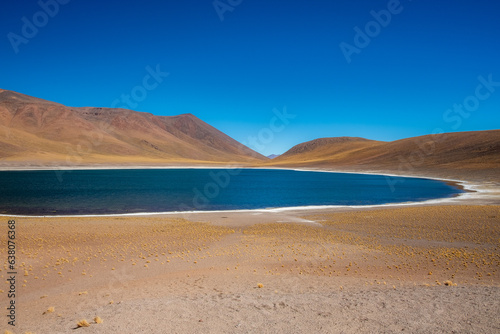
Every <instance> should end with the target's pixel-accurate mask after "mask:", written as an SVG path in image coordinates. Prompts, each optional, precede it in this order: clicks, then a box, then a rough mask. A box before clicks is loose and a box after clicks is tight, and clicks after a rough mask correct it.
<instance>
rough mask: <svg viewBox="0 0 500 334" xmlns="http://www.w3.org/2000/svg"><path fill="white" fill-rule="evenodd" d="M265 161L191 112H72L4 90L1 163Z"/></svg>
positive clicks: (0, 113)
mask: <svg viewBox="0 0 500 334" xmlns="http://www.w3.org/2000/svg"><path fill="white" fill-rule="evenodd" d="M264 160H267V158H266V157H264V156H262V155H260V154H258V153H257V152H255V151H253V150H251V149H249V148H248V147H246V146H244V145H242V144H240V143H239V142H237V141H235V140H234V139H232V138H231V137H229V136H227V135H225V134H224V133H222V132H221V131H219V130H217V129H215V128H214V127H212V126H210V125H208V124H207V123H205V122H203V121H201V120H200V119H198V118H197V117H195V116H194V115H191V114H184V115H179V116H155V115H153V114H150V113H145V112H136V111H132V110H126V109H112V108H91V107H85V108H73V107H66V106H64V105H62V104H58V103H54V102H50V101H46V100H42V99H38V98H35V97H31V96H27V95H23V94H20V93H16V92H12V91H7V90H0V164H3V165H13V164H17V165H44V164H50V165H55V164H57V165H60V164H63V165H83V164H95V163H97V164H99V163H102V164H109V163H112V164H165V163H192V164H196V163H245V164H254V163H259V162H261V161H264Z"/></svg>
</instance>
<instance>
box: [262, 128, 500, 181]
mask: <svg viewBox="0 0 500 334" xmlns="http://www.w3.org/2000/svg"><path fill="white" fill-rule="evenodd" d="M268 164H273V165H277V166H312V167H331V168H337V169H345V170H348V169H349V170H384V171H393V172H395V173H400V174H403V173H410V174H418V173H419V172H422V171H433V172H434V174H435V175H437V174H441V173H437V174H436V171H447V170H448V171H451V170H454V171H457V170H460V171H462V174H463V173H467V172H468V171H471V172H473V171H486V170H487V171H489V173H490V174H491V175H492V177H494V176H495V174H496V173H498V174H497V175H500V130H489V131H471V132H455V133H443V134H436V135H427V136H421V137H413V138H406V139H401V140H396V141H393V142H378V141H372V140H367V139H362V138H352V137H339V138H320V139H316V140H312V141H310V142H306V143H302V144H299V145H296V146H294V147H292V148H291V149H290V150H288V151H287V152H285V153H284V154H283V155H281V156H280V157H278V158H275V159H273V160H272V162H268ZM450 175H451V174H450ZM453 175H455V174H453ZM494 178H495V179H497V178H498V177H494Z"/></svg>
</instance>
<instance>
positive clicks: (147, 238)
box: [0, 175, 500, 334]
mask: <svg viewBox="0 0 500 334" xmlns="http://www.w3.org/2000/svg"><path fill="white" fill-rule="evenodd" d="M422 176H428V175H422ZM439 177H440V178H441V179H447V180H454V181H457V178H455V177H447V175H439ZM462 179H464V178H460V179H459V180H458V181H459V182H460V183H461V184H462V185H463V186H464V187H465V188H466V189H469V190H475V192H468V193H466V194H464V195H462V196H459V197H455V198H451V199H444V200H438V201H428V202H425V203H418V204H416V203H403V204H400V205H387V206H373V207H330V208H325V207H317V208H314V207H309V208H307V209H304V208H300V209H297V208H295V209H294V208H288V209H270V210H253V211H239V212H234V211H233V212H228V211H225V212H224V211H221V212H204V213H203V212H202V213H173V214H155V215H133V216H113V217H95V216H94V217H21V216H18V217H8V216H1V217H0V219H2V220H4V224H2V225H1V226H2V227H1V228H0V241H1V244H2V249H4V250H6V248H7V247H6V243H7V221H8V220H9V219H15V221H16V226H17V228H16V247H17V248H16V257H17V259H16V260H17V266H18V267H17V272H18V274H17V275H16V298H15V300H16V327H15V328H13V327H11V326H8V325H7V321H6V320H5V319H6V317H5V316H4V317H3V319H4V320H2V323H1V324H0V329H1V330H5V329H7V330H10V331H11V332H12V333H16V334H17V333H27V332H31V333H39V334H40V333H69V332H73V329H74V328H77V329H76V330H77V331H78V332H79V333H83V332H86V333H303V332H318V333H379V332H385V333H392V332H401V331H405V332H410V333H450V332H457V333H498V332H499V331H500V320H499V319H500V317H499V311H500V277H499V271H498V270H499V268H500V200H499V199H500V191H499V188H498V183H497V181H496V180H483V181H478V180H474V181H469V182H466V181H460V180H462ZM2 254H3V257H4V261H3V262H4V266H3V267H2V268H1V271H0V278H2V280H3V281H6V280H7V279H8V278H9V277H10V276H9V274H7V272H8V271H9V270H8V266H7V254H6V251H2ZM8 293H9V284H7V283H5V287H1V286H0V300H1V301H2V304H4V305H5V306H7V305H8V302H9V300H10V298H8ZM4 305H2V307H4ZM4 312H7V310H5V311H4ZM5 314H7V313H5ZM96 317H99V319H97V320H98V321H97V322H100V321H99V320H102V323H97V322H96V321H95V319H96ZM83 319H85V320H86V321H87V322H88V324H89V325H90V326H89V327H80V328H78V327H77V323H78V322H80V321H81V320H83Z"/></svg>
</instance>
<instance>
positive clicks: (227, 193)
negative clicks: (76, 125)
mask: <svg viewBox="0 0 500 334" xmlns="http://www.w3.org/2000/svg"><path fill="white" fill-rule="evenodd" d="M390 183H392V184H394V186H393V187H391V186H390V185H389V183H388V179H387V177H386V176H381V175H363V174H344V173H324V172H308V171H294V170H278V169H234V170H231V169H123V170H116V169H113V170H72V171H54V170H48V171H1V172H0V191H1V193H0V213H5V214H27V215H67V214H119V213H138V212H169V211H191V210H196V211H201V210H235V209H263V208H276V207H294V206H311V205H373V204H386V203H398V202H408V201H424V200H428V199H436V198H444V197H451V196H454V195H456V194H458V193H460V192H462V191H461V190H458V189H457V188H455V187H452V186H450V185H447V184H445V183H444V182H440V181H436V180H428V179H419V178H395V177H391V178H390Z"/></svg>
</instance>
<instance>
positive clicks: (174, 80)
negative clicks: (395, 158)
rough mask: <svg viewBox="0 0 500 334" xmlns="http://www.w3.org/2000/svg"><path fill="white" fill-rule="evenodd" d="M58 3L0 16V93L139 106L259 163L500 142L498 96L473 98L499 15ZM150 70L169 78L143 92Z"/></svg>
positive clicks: (186, 0)
mask: <svg viewBox="0 0 500 334" xmlns="http://www.w3.org/2000/svg"><path fill="white" fill-rule="evenodd" d="M54 1H56V0H46V1H44V0H42V2H43V3H45V2H46V3H47V4H51V5H50V6H48V7H47V6H45V7H46V9H45V12H43V11H44V9H43V8H42V7H41V6H40V4H39V3H38V2H37V1H34V0H21V1H4V3H3V4H2V11H1V12H0V36H1V38H0V60H1V62H0V88H3V89H9V90H14V91H18V92H21V93H24V94H28V95H33V96H36V97H40V98H44V99H47V100H52V101H56V102H60V103H63V104H65V105H68V106H100V107H109V106H111V105H113V102H115V105H116V99H118V100H119V99H120V98H121V97H122V94H125V95H130V94H131V93H132V92H134V93H135V97H136V98H137V99H135V100H131V101H129V102H131V103H133V105H134V107H133V108H130V109H134V110H137V111H146V112H151V113H154V114H157V115H176V114H181V113H193V114H195V115H196V116H198V117H199V118H201V119H202V120H204V121H206V122H208V123H209V124H211V125H213V126H215V127H216V128H218V129H220V130H222V131H223V132H225V133H227V134H228V135H230V136H232V137H233V138H235V139H237V140H239V141H241V142H248V140H247V138H248V137H250V136H253V137H256V138H257V144H258V147H254V148H256V149H257V150H259V151H260V152H261V153H264V154H266V155H267V154H271V153H283V152H284V151H286V150H287V149H288V148H290V147H291V146H293V145H295V144H298V143H300V142H303V141H306V140H311V139H315V138H319V137H333V136H361V137H366V138H370V139H378V140H388V141H389V140H395V139H400V138H404V137H410V136H417V135H424V134H429V133H431V132H432V131H433V130H434V129H436V128H441V129H442V130H443V131H445V132H451V131H468V130H486V129H498V128H500V83H499V84H496V86H495V85H493V86H490V87H489V88H490V91H488V90H487V88H486V87H484V86H483V87H482V88H479V91H478V92H477V91H476V88H477V87H478V85H480V84H481V82H480V81H479V80H478V77H479V76H483V77H484V79H485V80H486V81H488V76H489V75H491V80H492V81H494V82H500V19H499V18H500V2H498V1H491V0H474V1H472V0H471V1H464V0H445V1H435V0H434V1H433V0H413V1H409V0H401V2H400V3H399V5H397V1H394V0H391V1H374V0H372V1H368V0H364V1H355V0H336V1H334V0H331V1H326V0H294V1H291V0H279V1H278V0H277V1H272V0H270V1H264V0H243V1H240V0H220V1H219V2H218V3H217V4H218V11H219V13H218V11H217V10H216V8H215V7H214V1H213V0H206V1H205V0H196V1H195V0H175V1H169V0H164V1H148V0H145V1H114V0H110V1H108V0H107V1H94V0H71V1H69V2H68V0H59V1H60V2H62V3H64V4H59V5H58V7H59V8H57V10H56V8H55V7H54V5H53V4H54ZM66 2H67V3H66ZM47 11H48V12H50V13H49V14H50V15H49V14H46V12H47ZM371 11H375V12H377V13H380V11H386V12H382V13H387V12H389V13H390V15H391V17H390V22H387V21H388V18H387V16H384V15H382V16H381V18H379V19H380V20H382V21H381V22H382V24H381V23H374V22H376V21H375V18H374V16H373V15H372V14H371ZM219 14H220V15H219ZM23 17H24V18H25V19H24V20H23ZM221 17H222V18H223V20H221ZM384 20H385V21H384ZM372 21H373V22H372ZM32 24H33V26H31V27H30V25H32ZM37 25H38V27H37ZM33 27H35V28H36V29H37V31H33V29H30V28H33ZM355 27H359V29H360V30H361V31H362V32H363V33H366V28H368V29H371V30H369V31H368V33H369V35H371V36H372V37H370V36H368V38H370V40H369V43H368V42H367V41H366V40H363V38H361V37H358V39H357V40H355V37H356V34H357V32H356V31H355V30H354V28H355ZM356 42H357V44H356ZM341 43H345V44H342V45H344V52H343V51H342V48H341V47H340V45H341ZM346 45H349V47H348V49H345V48H346ZM356 45H357V46H358V47H357V49H356V52H352V50H354V49H353V48H354V47H356ZM345 50H349V51H347V53H348V54H349V55H348V57H347V58H350V62H348V61H347V59H346V57H345V54H344V53H345V52H346V51H345ZM16 51H17V52H16ZM158 64H159V69H160V71H161V72H168V73H169V75H168V76H166V77H160V80H161V83H158V84H156V82H155V81H154V80H153V78H147V80H146V86H147V88H148V89H149V90H146V89H145V88H144V87H146V86H145V85H144V83H143V79H144V78H145V77H146V76H147V75H148V70H147V67H148V66H149V67H150V69H155V68H156V67H157V65H158ZM144 92H146V93H147V96H146V97H145V98H144V96H143V95H140V94H143V93H144ZM463 103H469V107H468V108H469V109H470V110H471V111H470V112H468V111H466V110H465V112H467V113H465V112H464V111H462V112H461V113H460V112H459V111H453V110H451V111H449V112H447V110H448V109H450V108H453V105H454V104H463ZM123 104H124V103H123V102H120V104H119V105H118V106H123ZM285 106H286V110H287V113H289V114H293V115H295V118H293V119H289V122H288V124H286V126H284V127H283V126H281V123H280V122H279V121H276V120H274V119H273V117H274V116H275V114H274V113H273V109H278V110H280V111H282V110H283V108H284V107H285ZM259 134H260V139H259Z"/></svg>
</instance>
